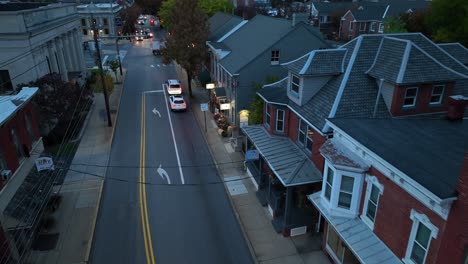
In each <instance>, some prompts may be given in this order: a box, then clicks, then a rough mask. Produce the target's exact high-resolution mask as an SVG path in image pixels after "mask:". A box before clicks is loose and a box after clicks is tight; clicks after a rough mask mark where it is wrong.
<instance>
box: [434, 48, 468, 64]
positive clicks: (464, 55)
mask: <svg viewBox="0 0 468 264" xmlns="http://www.w3.org/2000/svg"><path fill="white" fill-rule="evenodd" d="M438 45H439V47H440V48H442V49H443V50H445V51H446V52H447V53H448V54H450V55H451V56H452V57H453V58H455V59H456V60H458V61H460V62H461V63H463V64H465V65H468V49H467V48H465V47H464V46H463V45H462V44H460V43H441V44H438Z"/></svg>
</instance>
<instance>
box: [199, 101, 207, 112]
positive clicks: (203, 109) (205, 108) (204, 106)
mask: <svg viewBox="0 0 468 264" xmlns="http://www.w3.org/2000/svg"><path fill="white" fill-rule="evenodd" d="M200 108H201V110H202V111H203V112H205V111H208V103H203V104H200Z"/></svg>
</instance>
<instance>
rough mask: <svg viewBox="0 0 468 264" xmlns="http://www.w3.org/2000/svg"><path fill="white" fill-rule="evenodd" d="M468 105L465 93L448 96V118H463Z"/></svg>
mask: <svg viewBox="0 0 468 264" xmlns="http://www.w3.org/2000/svg"><path fill="white" fill-rule="evenodd" d="M466 106H468V97H465V96H463V95H454V96H450V97H449V98H448V111H447V118H448V119H449V120H460V119H462V118H463V115H464V112H465V107H466Z"/></svg>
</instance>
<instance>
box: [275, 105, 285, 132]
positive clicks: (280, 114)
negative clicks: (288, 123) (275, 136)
mask: <svg viewBox="0 0 468 264" xmlns="http://www.w3.org/2000/svg"><path fill="white" fill-rule="evenodd" d="M276 131H277V132H284V110H281V109H278V110H276Z"/></svg>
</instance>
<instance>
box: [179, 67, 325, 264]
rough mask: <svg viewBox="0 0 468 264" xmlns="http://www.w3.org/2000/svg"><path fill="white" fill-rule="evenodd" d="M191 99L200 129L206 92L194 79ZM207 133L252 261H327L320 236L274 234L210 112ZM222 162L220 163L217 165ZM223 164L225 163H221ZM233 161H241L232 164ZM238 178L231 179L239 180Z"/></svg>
mask: <svg viewBox="0 0 468 264" xmlns="http://www.w3.org/2000/svg"><path fill="white" fill-rule="evenodd" d="M176 70H177V74H178V76H179V79H180V80H181V81H182V85H185V86H184V87H187V81H186V80H187V78H186V75H185V73H184V72H183V70H181V69H180V68H179V67H178V66H176ZM192 93H193V96H194V97H193V98H190V105H191V107H192V111H193V112H194V114H195V117H196V118H197V121H198V123H199V126H200V128H201V129H202V130H203V128H204V126H205V121H204V120H205V119H204V113H203V112H202V111H201V108H200V103H206V102H208V94H207V92H206V90H205V89H204V88H203V87H200V86H199V85H197V84H196V83H195V82H193V84H192ZM206 122H207V132H206V133H205V131H204V130H203V133H204V137H205V140H206V142H207V144H208V146H209V150H210V152H211V156H212V157H213V159H214V162H215V164H216V166H217V169H218V172H219V174H220V177H222V178H223V179H224V180H226V181H230V182H228V183H226V185H225V187H226V191H227V192H228V194H229V197H230V198H231V203H232V205H233V209H234V210H235V214H236V215H237V217H238V220H239V224H240V225H241V229H242V230H243V233H244V236H245V238H246V241H247V243H248V244H249V247H250V249H251V253H252V255H253V258H254V261H255V262H256V263H262V264H280V263H281V264H328V263H330V261H329V260H328V258H327V257H326V256H325V254H324V253H323V252H322V250H321V237H319V236H318V235H314V234H313V233H308V234H305V235H302V236H297V237H283V235H281V234H278V233H276V231H275V230H274V228H273V225H272V224H271V217H270V214H269V212H268V209H267V208H266V207H263V206H262V205H261V204H260V202H259V201H258V199H257V197H256V195H255V192H256V189H255V186H254V185H253V183H252V181H251V180H250V178H248V177H249V175H248V174H247V173H246V171H245V170H244V168H243V165H242V162H239V161H243V160H244V156H243V154H242V153H241V152H235V151H234V150H233V148H232V147H231V144H230V142H229V138H223V137H221V136H220V135H219V134H218V132H217V129H218V128H217V126H216V123H214V119H213V114H212V113H211V112H210V111H207V112H206ZM219 164H221V165H219ZM223 164H224V165H223ZM232 164H240V165H239V166H238V167H234V168H233V165H232ZM241 178H243V179H244V180H239V181H232V180H235V179H241Z"/></svg>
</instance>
